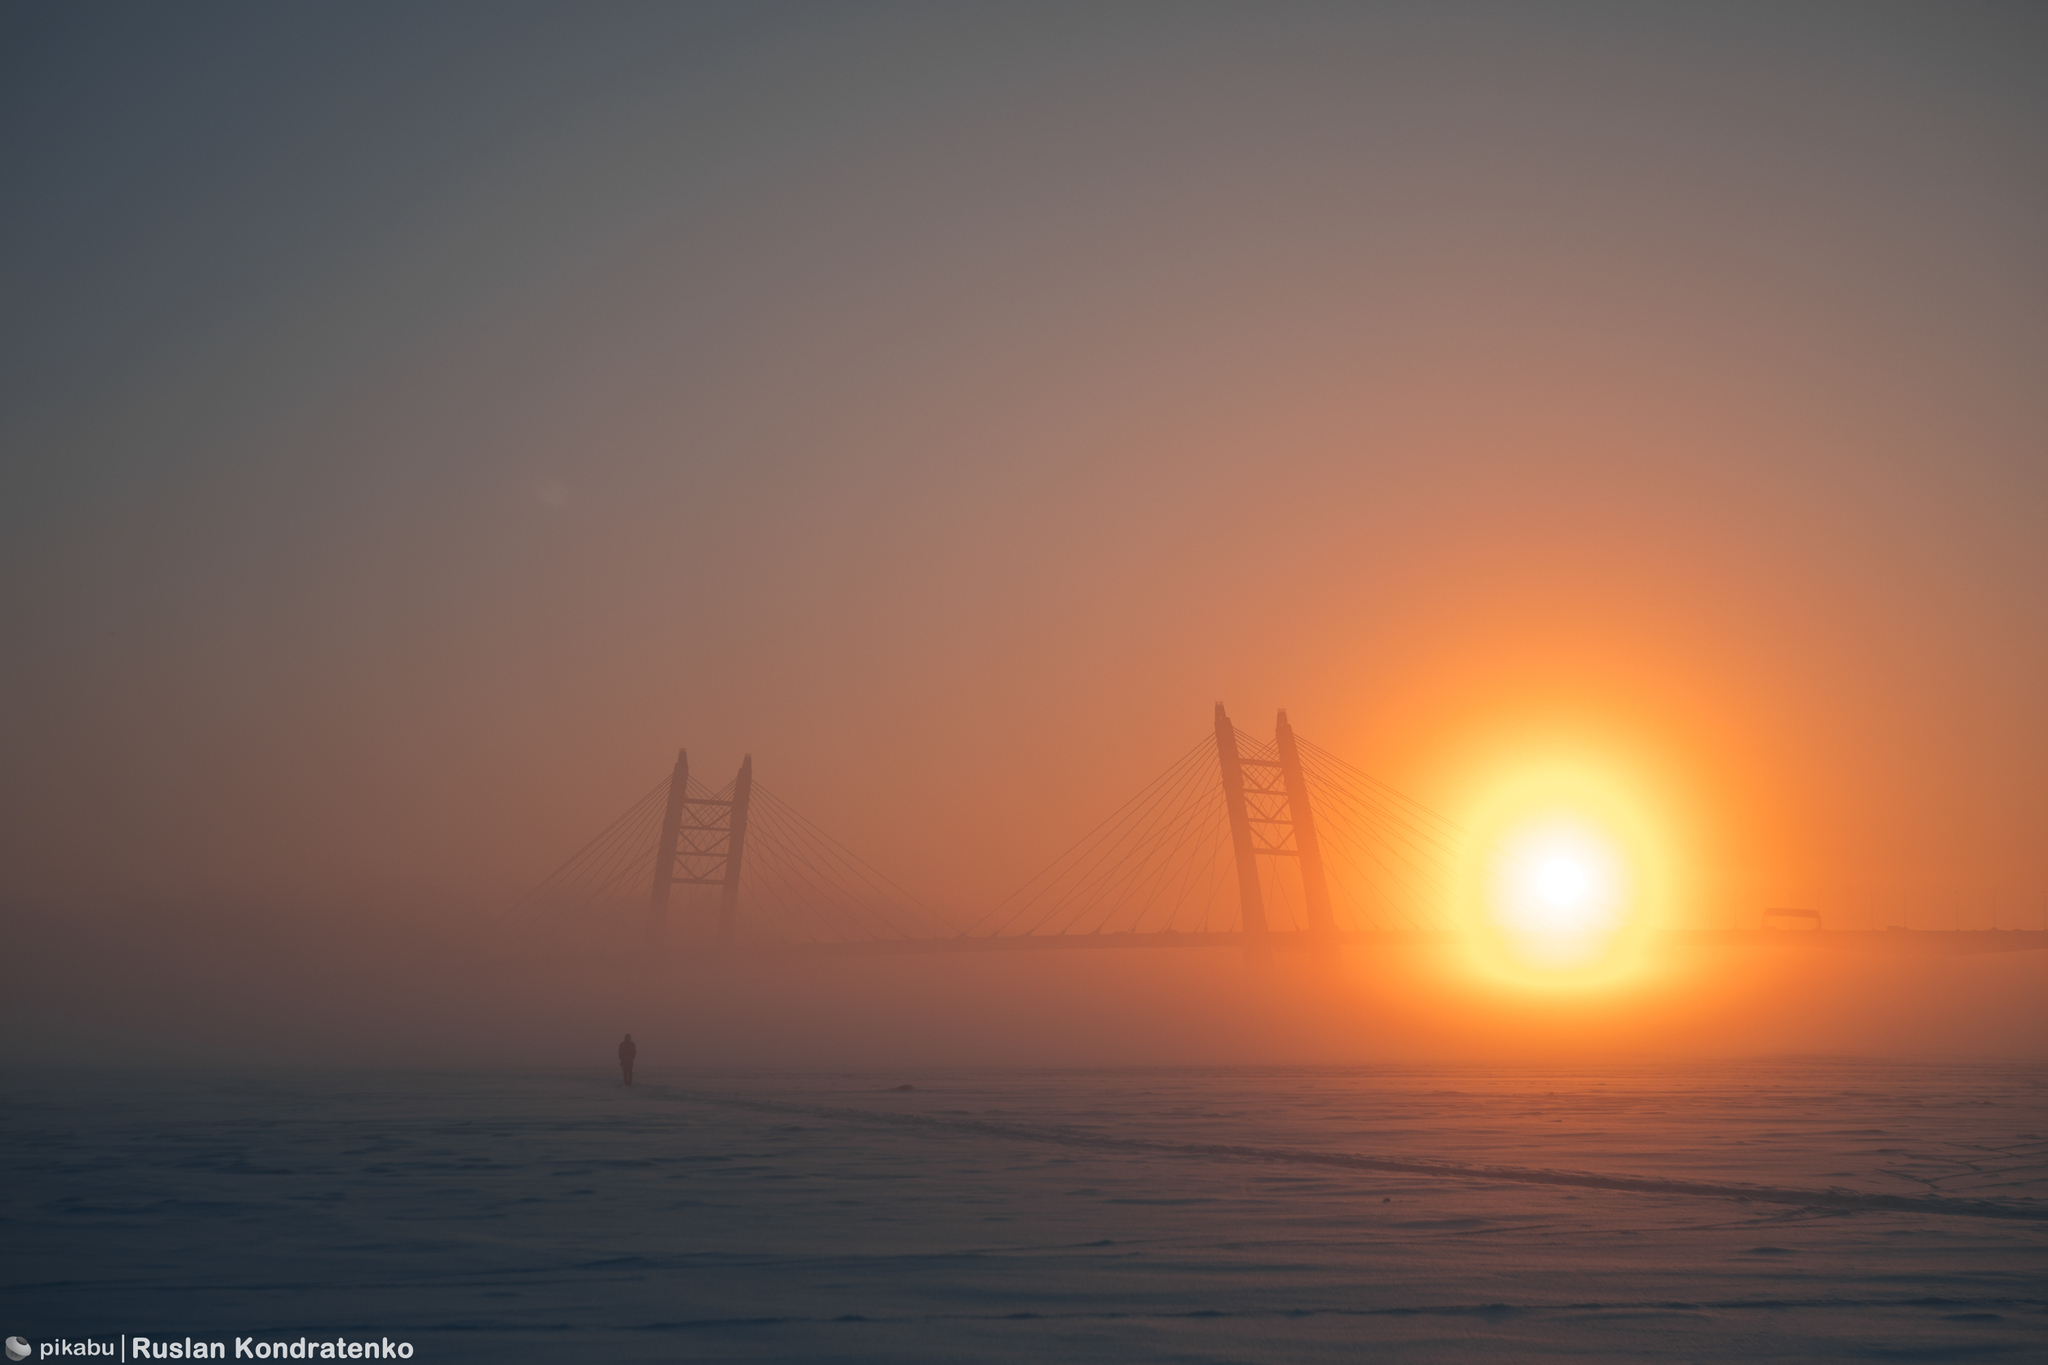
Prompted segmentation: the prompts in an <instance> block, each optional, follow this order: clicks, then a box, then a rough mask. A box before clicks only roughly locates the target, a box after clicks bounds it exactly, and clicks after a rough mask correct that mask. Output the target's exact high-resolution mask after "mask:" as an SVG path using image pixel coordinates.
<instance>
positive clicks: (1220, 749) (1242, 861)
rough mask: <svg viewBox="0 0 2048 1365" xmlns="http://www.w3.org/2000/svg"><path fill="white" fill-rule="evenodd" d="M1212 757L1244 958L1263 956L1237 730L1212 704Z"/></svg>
mask: <svg viewBox="0 0 2048 1365" xmlns="http://www.w3.org/2000/svg"><path fill="white" fill-rule="evenodd" d="M1216 756H1217V758H1218V760H1219V761H1220V762H1221V763H1222V765H1223V808H1224V810H1225V811H1226V812H1228V813H1229V816H1230V847H1231V850H1232V851H1233V852H1234V853H1235V854H1236V855H1237V904H1238V913H1239V915H1240V917H1241V919H1242V921H1243V924H1244V950H1245V956H1246V957H1250V958H1263V957H1264V956H1266V952H1267V949H1266V897H1265V893H1264V892H1263V891H1261V890H1260V889H1259V855H1258V853H1257V852H1256V851H1255V850H1256V846H1255V845H1254V844H1253V843H1252V820H1251V811H1250V810H1249V809H1248V808H1247V807H1246V804H1245V793H1244V760H1243V759H1242V758H1240V757H1239V756H1238V752H1237V727H1236V726H1235V725H1232V724H1231V723H1230V717H1229V715H1228V714H1226V713H1225V712H1224V710H1223V703H1222V702H1220V701H1219V702H1217V703H1216Z"/></svg>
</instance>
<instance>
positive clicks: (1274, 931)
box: [500, 704, 2048, 958]
mask: <svg viewBox="0 0 2048 1365" xmlns="http://www.w3.org/2000/svg"><path fill="white" fill-rule="evenodd" d="M1473 856H1475V855H1474V853H1473V840H1472V838H1471V836H1470V835H1469V833H1467V832H1466V831H1464V830H1462V829H1460V828H1459V827H1458V826H1457V825H1455V824H1454V823H1453V822H1451V821H1450V820H1448V819H1446V818H1445V817H1443V816H1441V815H1439V814H1437V813H1436V812H1434V811H1432V810H1430V809H1429V808H1428V807H1426V806H1424V805H1422V804H1421V803H1420V802H1418V801H1415V800H1413V799H1412V798H1410V797H1407V796H1405V795H1403V794H1402V793H1400V792H1398V791H1396V790H1394V789H1393V788H1392V787H1389V786H1388V785H1386V784H1385V783H1383V782H1380V781H1378V780H1377V779H1375V778H1373V777H1372V776H1370V775H1369V774H1367V773H1365V772H1363V771H1362V770H1360V769H1358V768H1355V767H1353V766H1351V765H1350V764H1348V763H1346V762H1344V761H1343V760H1342V759H1340V758H1338V757H1337V756H1336V755H1335V754H1332V753H1330V752H1329V751H1328V750H1325V749H1323V748H1321V747H1319V746H1318V745H1316V744H1313V743H1311V742H1310V741H1308V740H1307V739H1305V738H1302V737H1301V736H1299V735H1297V734H1296V733H1295V732H1294V729H1293V727H1292V726H1291V725H1290V724H1289V723H1288V719H1287V713H1286V712H1285V711H1282V712H1280V714H1279V717H1278V720H1277V721H1276V723H1275V726H1274V732H1273V737H1272V739H1270V740H1265V739H1261V738H1259V737H1257V736H1255V735H1251V734H1247V733H1246V732H1245V731H1243V730H1240V729H1238V728H1237V727H1236V726H1235V725H1234V724H1232V722H1231V720H1230V718H1229V716H1228V715H1227V714H1225V712H1224V708H1223V707H1222V706H1221V705H1220V704H1219V705H1218V706H1217V707H1216V718H1215V726H1214V729H1213V731H1212V732H1210V733H1207V734H1204V735H1203V737H1202V738H1201V740H1200V741H1199V742H1197V743H1196V744H1195V745H1193V746H1192V747H1191V748H1189V749H1188V750H1187V751H1186V752H1185V753H1183V754H1182V755H1181V756H1180V757H1179V758H1178V759H1177V760H1175V761H1174V762H1173V763H1172V764H1171V765H1170V766H1169V767H1168V768H1167V769H1166V770H1165V771H1164V772H1162V773H1161V774H1160V775H1159V776H1158V777H1157V778H1155V779H1154V780H1153V781H1152V782H1150V783H1149V784H1147V785H1146V786H1145V787H1144V788H1143V789H1142V790H1140V791H1139V792H1138V793H1137V794H1136V795H1134V796H1133V797H1131V798H1130V800H1128V801H1126V802H1125V803H1124V804H1123V805H1122V806H1121V807H1119V808H1117V809H1116V810H1114V811H1112V812H1110V813H1109V814H1108V815H1107V816H1106V817H1105V818H1104V819H1103V820H1102V821H1101V822H1100V823H1099V824H1097V825H1096V826H1095V827H1094V828H1093V829H1091V830H1089V831H1088V832H1087V833H1085V834H1083V835H1082V836H1081V837H1080V838H1079V839H1077V840H1076V841H1075V842H1074V843H1073V844H1072V845H1071V846H1069V847H1068V848H1067V849H1066V850H1065V851H1064V852H1063V853H1061V854H1060V855H1059V856H1058V857H1057V858H1055V859H1053V860H1052V861H1051V862H1050V863H1048V864H1047V865H1046V866H1045V867H1044V868H1043V869H1042V870H1040V872H1039V873H1038V874H1037V875H1036V876H1034V877H1032V878H1031V879H1030V880H1029V881H1027V882H1026V883H1025V884H1024V885H1022V886H1020V887H1018V888H1017V889H1016V890H1015V891H1013V892H1012V893H1011V894H1010V895H1009V896H1007V897H1005V898H1004V899H1003V900H1001V901H1000V902H998V903H997V904H995V905H994V906H992V907H990V908H988V909H987V910H985V911H982V912H980V913H979V914H966V915H962V914H957V913H949V912H946V911H942V910H939V909H936V908H934V907H932V906H929V905H926V904H924V903H923V902H922V901H920V900H919V899H918V898H917V897H916V896H914V895H913V894H911V893H910V892H909V891H907V890H905V889H904V888H903V887H902V886H901V885H900V884H899V883H898V882H896V881H895V880H893V879H892V878H890V877H889V876H888V875H887V874H886V873H884V872H883V871H881V870H880V869H879V868H877V867H875V866H874V865H872V864H871V863H869V862H868V861H867V860H866V859H864V858H862V857H861V856H860V855H859V854H857V853H855V852H854V851H853V850H852V849H850V848H848V847H846V846H845V845H844V844H842V843H840V842H839V841H838V840H837V839H835V838H833V837H832V836H831V835H830V834H828V833H827V832H826V831H825V830H823V829H821V828H820V827H819V826H817V825H816V824H814V823H813V822H811V821H810V820H808V819H806V818H805V817H804V816H803V815H802V814H800V813H799V812H798V811H796V810H795V809H794V808H793V807H791V806H790V805H789V804H788V803H787V802H785V801H784V800H782V799H781V798H780V797H778V796H776V795H775V794H774V793H773V792H771V791H770V790H768V789H767V788H766V787H765V786H763V785H762V784H760V783H758V782H756V781H755V780H754V776H753V758H752V756H751V755H749V756H748V757H747V759H746V760H745V761H744V762H742V764H741V765H740V769H739V772H738V773H737V774H736V775H735V776H734V777H733V779H732V780H731V781H729V782H727V783H726V784H724V785H723V786H721V787H718V788H716V789H712V788H710V787H709V786H708V784H706V783H704V782H702V781H700V780H699V779H698V778H697V777H696V776H695V775H694V774H693V773H692V772H691V770H690V765H689V756H688V753H687V751H685V752H683V753H679V754H678V755H677V757H676V765H675V769H674V771H673V772H672V773H671V774H670V775H669V776H668V777H666V778H664V779H663V780H662V781H661V782H659V783H657V784H656V785H655V786H654V787H653V788H651V789H650V790H649V791H648V792H647V793H646V794H645V795H643V796H642V797H641V798H640V799H639V800H638V801H637V802H635V803H634V804H633V805H632V806H631V807H630V808H629V809H628V810H627V811H626V812H625V813H624V814H623V815H621V816H620V817H619V818H618V819H617V820H615V821H613V822H612V824H611V825H610V826H608V827H607V828H606V829H605V830H604V831H603V832H602V833H600V834H599V835H598V836H597V838H595V839H593V840H592V841H591V842H590V843H589V844H587V845H586V846H585V847H584V848H582V849H581V850H579V851H578V852H577V853H576V854H575V855H574V856H573V857H571V858H570V859H569V860H568V861H567V862H565V863H564V864H563V865H562V866H561V867H559V868H558V869H556V871H555V872H554V873H553V874H551V875H550V876H549V877H548V878H547V879H546V880H545V881H543V882H542V883H541V884H540V885H539V886H538V887H537V888H535V890H534V891H533V892H532V893H531V894H530V895H528V896H527V897H526V898H525V899H524V900H522V901H521V902H519V903H518V904H517V905H516V906H514V907H512V908H511V910H509V911H508V912H507V914H506V915H505V916H504V917H503V918H502V919H501V921H500V923H501V925H502V926H503V927H504V928H506V929H508V930H511V931H514V932H517V933H519V934H521V935H522V936H526V937H530V938H532V939H535V940H538V941H541V942H546V941H549V940H555V941H561V942H568V941H572V940H582V941H588V939H589V936H590V935H591V934H592V933H593V932H596V931H602V932H603V933H604V935H605V936H606V937H608V938H612V940H613V941H618V940H617V938H616V937H614V936H616V935H620V934H623V935H625V936H626V937H627V939H628V940H629V941H634V942H640V943H644V944H646V945H647V946H648V947H649V948H650V949H659V950H668V949H684V950H688V949H699V950H707V951H723V952H735V951H737V952H746V953H750V954H759V953H770V954H809V955H827V954H863V953H867V954H874V953H934V952H952V953H959V952H1040V951H1057V950H1065V949H1105V948H1233V949H1237V950H1240V951H1242V952H1244V953H1246V954H1248V955H1250V956H1252V957H1255V958H1256V957H1262V956H1264V955H1266V954H1269V953H1272V952H1275V951H1288V950H1302V951H1310V952H1330V951H1334V950H1336V949H1340V948H1343V947H1346V946H1383V947H1391V946H1396V945H1422V944H1442V943H1449V942H1453V941H1456V940H1458V939H1459V938H1461V937H1462V932H1463V931H1462V930H1461V929H1460V928H1459V925H1458V923H1457V913H1458V912H1457V907H1458V906H1459V904H1460V900H1461V896H1464V895H1466V894H1467V893H1466V891H1465V887H1466V885H1467V882H1468V871H1467V868H1466V866H1465V864H1466V862H1467V860H1468V859H1470V858H1472V857H1473ZM1774 920H1775V926H1774V924H1773V921H1774ZM1666 937H1667V938H1668V939H1670V940H1672V941H1674V942H1676V943H1680V944H1684V945H1687V946H1694V947H1715V946H1721V947H1742V946H1774V947H1803V948H1844V949H1870V950H1881V951H1894V952H1897V951H1904V952H1914V953H1934V954H1942V955H1948V954H1959V953H1987V952H2017V951H2025V950H2031V949H2042V948H2048V932H2041V931H2029V930H2001V929H1989V930H1936V931H1931V930H1908V929H1880V930H1868V929H1864V930H1847V929H1830V928H1824V927H1822V925H1821V923H1820V920H1819V918H1818V917H1817V916H1813V915H1811V914H1808V913H1807V912H1804V911H1790V912H1786V911H1775V912H1774V911H1766V912H1764V913H1763V914H1762V915H1761V916H1760V918H1759V923H1758V927H1756V928H1753V929H1696V930H1671V931H1667V933H1666Z"/></svg>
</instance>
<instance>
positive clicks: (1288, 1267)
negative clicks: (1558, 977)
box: [0, 1059, 2048, 1362]
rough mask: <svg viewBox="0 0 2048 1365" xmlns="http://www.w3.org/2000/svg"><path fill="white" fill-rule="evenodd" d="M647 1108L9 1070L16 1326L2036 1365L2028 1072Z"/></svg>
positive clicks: (356, 1081)
mask: <svg viewBox="0 0 2048 1365" xmlns="http://www.w3.org/2000/svg"><path fill="white" fill-rule="evenodd" d="M641 1081H642V1083H641V1084H640V1085H639V1086H637V1087H635V1088H634V1089H632V1090H627V1089H624V1088H623V1087H621V1086H620V1085H619V1084H618V1081H617V1077H616V1075H615V1074H611V1075H607V1074H603V1073H596V1072H593V1073H591V1074H588V1075H569V1074H545V1073H538V1074H527V1075H520V1074H506V1073H497V1074H482V1073H473V1074H454V1073H449V1074H439V1073H425V1072H350V1073H341V1072H329V1073H301V1074H290V1073H283V1072H275V1073H255V1072H250V1073H240V1074H230V1073H222V1072H187V1073H155V1074H137V1075H117V1074H115V1073H86V1074H79V1075H76V1076H55V1075H51V1074H46V1073H18V1074H16V1075H14V1076H12V1077H10V1090H9V1096H10V1105H9V1107H8V1109H7V1111H6V1118H5V1127H6V1134H7V1142H6V1146H5V1161H6V1171H5V1192H4V1196H0V1197H4V1201H5V1202H4V1210H5V1219H6V1225H5V1238H4V1244H5V1247H6V1253H5V1254H6V1257H7V1269H6V1274H5V1282H6V1286H7V1289H6V1295H5V1300H6V1307H5V1315H6V1320H5V1322H4V1323H0V1333H5V1334H14V1335H22V1336H26V1337H29V1338H31V1339H40V1338H55V1337H60V1336H62V1337H72V1338H82V1337H86V1336H88V1335H97V1336H99V1337H101V1338H102V1339H105V1338H110V1337H112V1336H114V1335H116V1334H126V1335H128V1336H134V1335H148V1336H152V1337H156V1338H168V1337H175V1338H183V1337H185V1336H188V1335H189V1336H192V1337H194V1338H200V1339H231V1338H233V1337H250V1336H254V1337H258V1338H261V1339H273V1338H279V1337H290V1338H297V1337H300V1336H309V1337H322V1336H326V1337H333V1336H335V1335H337V1334H344V1335H347V1336H349V1337H351V1338H355V1337H360V1336H365V1335H371V1336H389V1337H392V1338H394V1339H398V1338H402V1339H405V1340H409V1341H411V1342H413V1343H414V1345H415V1347H416V1350H417V1354H416V1356H415V1357H414V1358H415V1359H417V1360H421V1361H428V1362H431V1361H467V1360H527V1359H535V1360H538V1359H543V1358H546V1359H574V1360H640V1359H649V1360H691V1361H696V1360H835V1361H852V1360H862V1361H959V1360H992V1361H995V1360H1015V1361H1044V1360H1062V1361H1132V1360H1173V1361H1295V1360H1304V1361H1306V1360H1346V1361H1351V1360H1358V1359H1361V1358H1371V1359H1375V1360H1380V1359H1385V1360H1401V1359H1414V1360H1432V1361H1435V1360H1443V1361H1464V1360H1473V1361H1478V1360H1502V1359H1545V1358H1548V1359H1558V1360H1589V1359H1614V1360H1672V1361H1710V1360H1738V1359H1740V1360H1773V1359H1782V1360H1948V1359H1955V1360H1985V1359H2015V1360H2021V1359H2041V1358H2048V1068H2044V1067H2043V1066H2041V1065H2039V1064H2025V1063H1985V1062H1971V1063H1921V1062H1916V1063H1878V1062H1863V1061H1844V1060H1831V1059H1830V1060H1800V1061H1775V1062H1770V1063H1755V1062H1744V1063H1686V1064H1683V1065H1677V1064H1674V1065H1671V1066H1658V1065H1650V1064H1634V1065H1622V1064H1615V1065H1604V1066H1590V1065H1588V1066H1579V1067H1569V1068H1559V1069H1555V1070H1542V1069H1534V1068H1528V1067H1520V1068H1509V1067H1494V1068H1488V1067H1476V1066H1474V1067H1434V1068H1423V1067H1406V1068H1404V1067H1378V1068H1357V1069H1301V1070H1286V1069H1258V1070H1251V1069H1245V1070H1126V1071H1057V1072H1055V1071H1032V1072H1024V1071H1011V1072H971V1073H970V1072H952V1073H921V1074H898V1073H893V1072H892V1073H888V1074H861V1075H855V1074H845V1073H834V1074H824V1073H808V1074H790V1073H782V1074H737V1073H726V1074H710V1073H695V1074H684V1073H680V1072H671V1073H662V1072H660V1071H658V1070H650V1071H648V1072H647V1073H645V1074H644V1075H643V1076H642V1077H641ZM903 1084H911V1085H914V1086H915V1087H916V1088H915V1089H914V1090H909V1091H904V1090H899V1089H897V1088H895V1087H897V1086H899V1085H903ZM1118 1143H1122V1144H1124V1145H1116V1144H1118ZM1224 1149H1233V1150H1224ZM1290 1153H1295V1154H1298V1153H1309V1154H1356V1155H1360V1156H1364V1157H1368V1158H1374V1159H1380V1160H1385V1161H1389V1162H1394V1163H1403V1162H1408V1163H1455V1164H1457V1165H1462V1166H1490V1167H1500V1168H1507V1167H1512V1168H1515V1169H1516V1170H1517V1171H1523V1172H1558V1171H1562V1172H1569V1173H1574V1174H1573V1175H1572V1177H1571V1178H1572V1179H1573V1180H1575V1181H1577V1182H1578V1183H1571V1184H1547V1183H1530V1182H1529V1181H1528V1180H1523V1179H1515V1178H1481V1177H1478V1176H1473V1175H1468V1174H1456V1173H1450V1174H1442V1175H1437V1174H1414V1173H1404V1172H1399V1171H1388V1170H1374V1169H1356V1168H1345V1167H1341V1166H1319V1165H1316V1164H1313V1162H1304V1161H1300V1160H1296V1159H1293V1158H1292V1157H1290V1156H1289V1154H1290ZM1506 1174H1507V1175H1508V1176H1510V1177H1511V1176H1512V1175H1513V1173H1512V1172H1508V1173H1506ZM1581 1177H1586V1178H1585V1179H1581ZM1603 1181H1617V1182H1622V1183H1633V1184H1634V1185H1635V1186H1636V1187H1635V1188H1630V1189H1612V1188H1602V1187H1601V1185H1602V1182H1603ZM1665 1184H1669V1185H1671V1186H1672V1187H1673V1188H1661V1186H1662V1185H1665ZM1679 1185H1685V1186H1687V1187H1691V1188H1703V1187H1716V1188H1726V1189H1728V1190H1729V1191H1730V1193H1728V1194H1720V1195H1715V1194H1699V1193H1687V1192H1681V1191H1680V1190H1678V1189H1677V1188H1676V1187H1677V1186H1679ZM1738 1186H1753V1187H1763V1188H1764V1190H1765V1192H1766V1197H1760V1198H1752V1199H1748V1200H1744V1199H1741V1198H1737V1197H1734V1196H1733V1189H1734V1187H1738ZM1771 1190H1776V1191H1780V1192H1784V1193H1786V1194H1787V1195H1789V1196H1794V1197H1796V1196H1797V1195H1799V1194H1800V1192H1816V1193H1817V1192H1825V1191H1829V1190H1834V1191H1838V1192H1840V1193H1841V1194H1842V1195H1844V1196H1850V1195H1854V1196H1899V1195H1905V1196H1915V1197H1923V1198H1927V1199H1929V1200H1931V1201H1934V1202H1930V1203H1928V1204H1927V1205H1925V1206H1923V1207H1920V1208H1915V1209H1913V1210H1910V1211H1900V1210H1894V1209H1887V1208H1883V1207H1861V1206H1857V1205H1856V1202H1855V1200H1854V1199H1848V1200H1847V1201H1846V1202H1847V1203H1848V1204H1849V1206H1848V1207H1825V1206H1823V1207H1813V1206H1809V1205H1805V1204H1801V1203H1798V1202H1796V1199H1795V1202H1790V1203H1780V1202H1771V1200H1770V1198H1769V1197H1768V1191H1771ZM1997 1213H2005V1214H2008V1215H2018V1216H2005V1217H1999V1216H1989V1215H1993V1214H1997ZM230 1350H232V1347H230Z"/></svg>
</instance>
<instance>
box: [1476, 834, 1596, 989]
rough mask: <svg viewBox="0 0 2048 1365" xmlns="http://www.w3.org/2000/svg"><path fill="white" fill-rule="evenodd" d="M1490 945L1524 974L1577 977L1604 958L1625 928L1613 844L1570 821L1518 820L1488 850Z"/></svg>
mask: <svg viewBox="0 0 2048 1365" xmlns="http://www.w3.org/2000/svg"><path fill="white" fill-rule="evenodd" d="M1489 861H1490V862H1491V864H1492V865H1491V868H1490V875H1489V876H1488V878H1487V881H1488V885H1487V888H1486V897H1485V900H1486V919H1487V921H1488V927H1489V928H1490V929H1491V930H1492V934H1491V937H1492V938H1493V939H1494V940H1495V942H1496V944H1497V945H1498V946H1499V947H1500V948H1502V949H1504V950H1505V951H1506V953H1507V954H1508V956H1509V957H1511V958H1512V959H1514V960H1515V961H1517V962H1518V963H1519V964H1521V966H1522V967H1524V968H1525V969H1528V968H1533V969H1536V970H1538V971H1568V972H1569V971H1582V970H1584V969H1586V968H1589V967H1592V966H1595V965H1597V964H1599V963H1600V962H1602V961H1604V960H1605V959H1607V958H1608V957H1609V956H1610V955H1611V949H1612V947H1613V946H1614V940H1615V938H1616V935H1618V934H1619V933H1620V932H1621V931H1622V930H1623V929H1625V928H1626V927H1627V925H1628V921H1629V915H1630V908H1631V906H1630V902H1631V898H1632V897H1631V881H1632V879H1631V877H1630V875H1629V868H1628V860H1627V858H1626V857H1625V856H1623V853H1622V851H1621V849H1620V847H1619V846H1618V845H1617V843H1616V841H1615V840H1614V839H1613V838H1612V837H1611V836H1610V835H1608V834H1607V833H1606V832H1605V831H1604V830H1602V829H1601V828H1599V826H1597V825H1596V824H1594V823H1593V822H1592V821H1590V820H1588V819H1586V818H1584V817H1582V816H1576V815H1573V814H1564V813H1555V812H1553V813H1548V814H1545V815H1541V816H1537V817H1534V818H1525V819H1524V820H1523V821H1522V822H1521V823H1519V824H1517V825H1516V826H1514V827H1513V828H1511V829H1509V830H1508V831H1507V832H1506V835H1505V837H1503V838H1502V839H1501V840H1500V841H1499V843H1498V844H1497V845H1496V846H1495V848H1494V850H1493V854H1492V857H1491V858H1490V860H1489Z"/></svg>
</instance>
